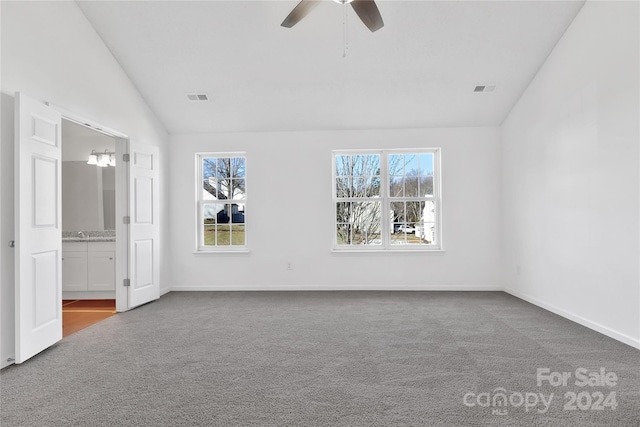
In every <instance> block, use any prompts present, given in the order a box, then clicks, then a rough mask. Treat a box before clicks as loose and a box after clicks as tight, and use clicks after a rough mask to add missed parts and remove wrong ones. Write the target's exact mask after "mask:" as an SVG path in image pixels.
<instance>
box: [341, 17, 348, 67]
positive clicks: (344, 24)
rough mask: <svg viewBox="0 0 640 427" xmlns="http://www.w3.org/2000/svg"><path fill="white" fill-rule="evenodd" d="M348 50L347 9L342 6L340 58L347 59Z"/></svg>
mask: <svg viewBox="0 0 640 427" xmlns="http://www.w3.org/2000/svg"><path fill="white" fill-rule="evenodd" d="M348 49H349V24H348V21H347V7H346V5H345V4H343V5H342V57H343V58H346V57H347V50H348Z"/></svg>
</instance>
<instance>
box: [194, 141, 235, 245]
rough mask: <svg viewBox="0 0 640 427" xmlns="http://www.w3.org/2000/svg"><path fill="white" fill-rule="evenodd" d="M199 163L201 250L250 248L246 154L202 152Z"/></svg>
mask: <svg viewBox="0 0 640 427" xmlns="http://www.w3.org/2000/svg"><path fill="white" fill-rule="evenodd" d="M197 164H198V167H197V169H198V172H197V176H198V178H197V183H198V188H197V193H198V206H197V210H198V231H197V232H198V251H238V250H246V249H247V235H246V231H245V227H246V225H245V224H246V215H245V214H246V208H247V179H246V164H247V162H246V158H245V157H244V155H243V154H241V153H200V154H197Z"/></svg>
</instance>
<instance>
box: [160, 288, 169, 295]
mask: <svg viewBox="0 0 640 427" xmlns="http://www.w3.org/2000/svg"><path fill="white" fill-rule="evenodd" d="M169 292H171V288H162V289H160V296H163V295H166V294H168V293H169Z"/></svg>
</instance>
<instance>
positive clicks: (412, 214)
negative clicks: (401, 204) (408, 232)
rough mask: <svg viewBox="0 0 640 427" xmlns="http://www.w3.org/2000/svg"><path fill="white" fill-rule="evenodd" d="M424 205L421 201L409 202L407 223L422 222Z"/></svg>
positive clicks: (407, 205) (407, 204)
mask: <svg viewBox="0 0 640 427" xmlns="http://www.w3.org/2000/svg"><path fill="white" fill-rule="evenodd" d="M424 203H425V202H420V201H414V202H407V203H406V205H405V206H406V208H405V209H406V211H405V212H406V218H407V222H420V221H422V215H423V211H424V206H425V205H424Z"/></svg>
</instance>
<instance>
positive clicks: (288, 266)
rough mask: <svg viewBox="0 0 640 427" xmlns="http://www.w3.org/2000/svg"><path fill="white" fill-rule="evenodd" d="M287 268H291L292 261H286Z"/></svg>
mask: <svg viewBox="0 0 640 427" xmlns="http://www.w3.org/2000/svg"><path fill="white" fill-rule="evenodd" d="M287 270H293V263H292V262H291V261H289V262H287Z"/></svg>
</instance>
